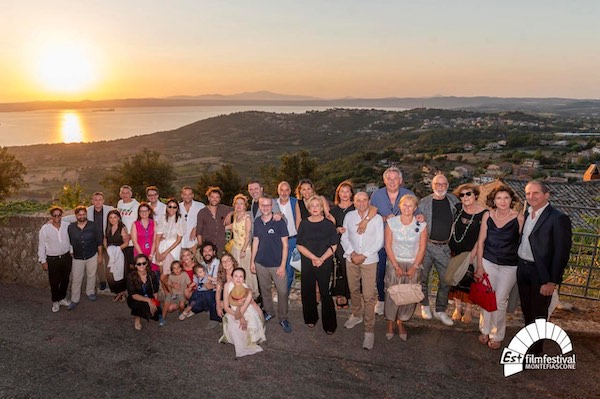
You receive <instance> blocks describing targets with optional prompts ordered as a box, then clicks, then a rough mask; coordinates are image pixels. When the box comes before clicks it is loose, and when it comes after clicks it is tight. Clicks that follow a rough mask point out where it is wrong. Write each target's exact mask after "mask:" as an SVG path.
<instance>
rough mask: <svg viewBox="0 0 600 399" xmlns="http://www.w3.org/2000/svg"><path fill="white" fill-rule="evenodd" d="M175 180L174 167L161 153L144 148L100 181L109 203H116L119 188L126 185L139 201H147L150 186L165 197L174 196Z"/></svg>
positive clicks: (127, 158)
mask: <svg viewBox="0 0 600 399" xmlns="http://www.w3.org/2000/svg"><path fill="white" fill-rule="evenodd" d="M175 179H176V176H175V171H174V169H173V165H172V164H171V163H170V162H169V161H166V160H164V159H162V158H161V155H160V153H159V152H157V151H152V150H149V149H148V148H144V149H143V150H142V151H140V152H139V153H137V154H134V155H132V156H130V157H126V158H125V159H123V161H121V163H120V164H118V165H115V166H113V167H112V168H111V169H110V170H109V171H108V173H107V174H106V175H105V176H104V177H103V178H102V180H100V184H101V185H102V186H103V187H104V188H106V190H107V192H108V194H107V196H108V203H116V202H117V200H118V194H119V188H120V187H121V186H123V185H125V184H127V185H129V186H131V188H132V189H133V195H134V196H135V197H136V198H137V199H145V194H146V187H148V186H156V187H158V188H159V190H160V194H161V196H163V197H170V196H173V195H175V189H174V187H173V181H174V180H175Z"/></svg>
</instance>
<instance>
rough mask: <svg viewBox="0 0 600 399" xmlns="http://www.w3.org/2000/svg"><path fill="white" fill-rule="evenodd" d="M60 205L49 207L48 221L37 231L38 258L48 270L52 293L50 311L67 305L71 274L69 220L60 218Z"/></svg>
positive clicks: (56, 310) (55, 310)
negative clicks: (49, 217)
mask: <svg viewBox="0 0 600 399" xmlns="http://www.w3.org/2000/svg"><path fill="white" fill-rule="evenodd" d="M62 214H63V210H62V208H61V207H58V206H53V207H52V208H50V216H51V219H50V223H46V224H44V225H43V226H42V228H41V229H40V233H39V244H38V260H39V262H40V264H41V265H42V268H43V269H44V270H46V271H47V272H48V280H49V282H50V292H51V295H52V311H53V312H55V313H56V312H58V311H59V310H60V305H63V306H69V305H70V304H71V301H69V300H68V299H66V298H67V287H68V286H69V276H70V275H71V264H72V258H71V253H70V252H69V251H70V249H71V244H70V243H69V234H68V232H67V229H68V227H69V222H66V221H64V220H62Z"/></svg>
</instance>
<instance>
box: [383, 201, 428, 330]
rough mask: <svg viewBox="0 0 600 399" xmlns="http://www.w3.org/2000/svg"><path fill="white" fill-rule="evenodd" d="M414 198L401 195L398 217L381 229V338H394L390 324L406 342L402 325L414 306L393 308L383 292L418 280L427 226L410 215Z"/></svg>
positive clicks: (413, 210) (412, 213)
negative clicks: (383, 259) (384, 322)
mask: <svg viewBox="0 0 600 399" xmlns="http://www.w3.org/2000/svg"><path fill="white" fill-rule="evenodd" d="M417 204H418V201H417V197H415V196H414V195H409V194H407V195H405V196H403V197H402V199H400V215H398V216H394V217H393V218H391V219H388V221H387V225H386V226H385V252H386V253H387V265H386V268H385V278H384V284H385V288H386V294H385V306H384V316H385V318H386V320H387V321H388V323H387V333H386V334H385V337H386V338H387V339H392V338H393V337H394V322H395V323H396V325H397V326H398V335H399V336H400V339H402V340H403V341H406V339H407V338H408V334H407V333H406V328H405V327H404V322H406V321H408V320H410V318H411V317H412V315H413V313H415V307H416V306H417V304H416V303H413V304H409V305H403V306H397V305H396V304H395V303H394V301H393V300H392V298H391V297H390V295H389V294H388V293H387V289H388V288H389V287H391V286H393V285H396V284H408V283H411V284H418V283H419V282H420V281H421V270H420V269H421V267H422V263H423V258H424V257H425V246H426V245H427V224H426V223H425V222H418V221H417V220H416V219H415V217H414V213H415V210H416V209H417Z"/></svg>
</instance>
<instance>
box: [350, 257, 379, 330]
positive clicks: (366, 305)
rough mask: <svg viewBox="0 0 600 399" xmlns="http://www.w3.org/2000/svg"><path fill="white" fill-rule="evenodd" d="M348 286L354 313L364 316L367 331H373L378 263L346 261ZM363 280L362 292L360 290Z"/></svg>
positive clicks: (357, 315)
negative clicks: (360, 263) (357, 263)
mask: <svg viewBox="0 0 600 399" xmlns="http://www.w3.org/2000/svg"><path fill="white" fill-rule="evenodd" d="M346 274H347V278H348V288H350V301H351V306H352V315H354V316H355V317H362V318H363V321H364V323H365V332H373V331H374V328H375V303H376V302H377V286H376V280H377V263H369V264H362V265H355V264H354V263H352V262H351V261H350V260H347V261H346ZM361 280H362V294H361V292H360V287H361Z"/></svg>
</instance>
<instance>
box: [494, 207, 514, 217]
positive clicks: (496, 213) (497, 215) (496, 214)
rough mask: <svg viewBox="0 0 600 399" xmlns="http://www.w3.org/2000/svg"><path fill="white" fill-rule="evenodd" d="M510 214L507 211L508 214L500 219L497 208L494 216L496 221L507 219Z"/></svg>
mask: <svg viewBox="0 0 600 399" xmlns="http://www.w3.org/2000/svg"><path fill="white" fill-rule="evenodd" d="M510 214H511V210H510V209H509V210H508V213H507V214H506V216H502V217H500V214H499V212H498V208H496V212H495V216H496V219H498V220H504V219H506V218H508V217H509V216H510Z"/></svg>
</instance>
